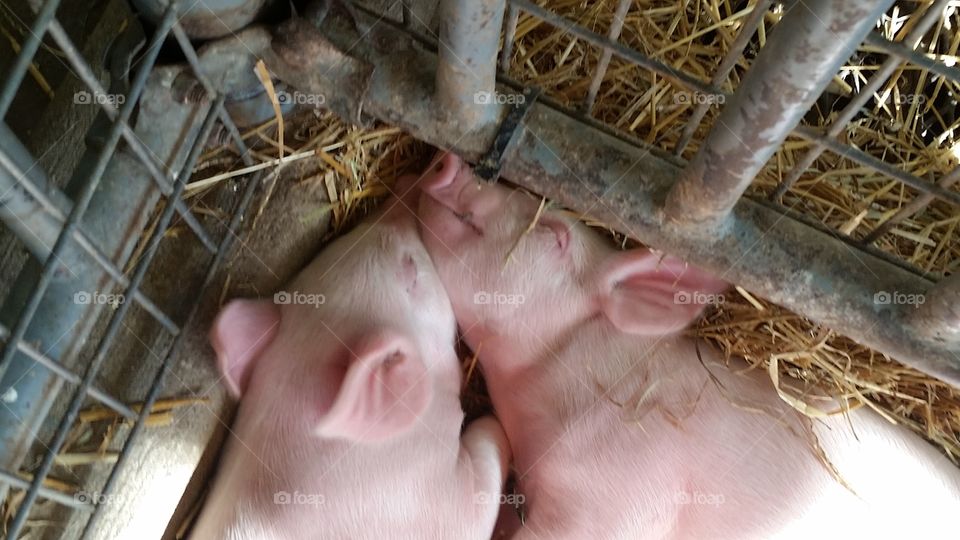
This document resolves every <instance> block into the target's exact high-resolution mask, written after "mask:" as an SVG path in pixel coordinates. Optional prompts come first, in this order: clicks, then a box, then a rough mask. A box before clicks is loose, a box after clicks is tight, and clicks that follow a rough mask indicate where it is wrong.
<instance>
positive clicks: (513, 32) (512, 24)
mask: <svg viewBox="0 0 960 540" xmlns="http://www.w3.org/2000/svg"><path fill="white" fill-rule="evenodd" d="M519 21H520V8H518V7H517V6H515V5H513V4H512V3H511V4H509V5H507V22H506V27H505V28H504V30H503V51H502V52H501V53H500V71H502V72H503V73H508V72H509V71H510V58H511V57H512V56H513V40H514V39H516V38H517V22H519Z"/></svg>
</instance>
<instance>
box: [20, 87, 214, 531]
mask: <svg viewBox="0 0 960 540" xmlns="http://www.w3.org/2000/svg"><path fill="white" fill-rule="evenodd" d="M223 101H224V97H223V96H220V97H219V98H218V99H217V101H216V102H215V103H214V104H213V105H212V106H211V107H210V110H209V111H208V112H207V116H206V118H205V119H204V122H203V127H202V128H201V129H200V134H199V135H198V137H197V139H196V140H195V141H194V145H193V147H192V148H191V150H190V154H189V156H188V157H187V162H186V164H184V167H183V169H182V170H181V171H180V174H179V175H178V176H177V182H176V184H175V185H174V189H173V194H172V195H171V197H174V198H179V197H180V196H181V195H182V194H183V188H184V186H185V185H186V182H187V181H188V180H189V179H190V173H191V172H192V171H193V167H194V165H195V164H196V161H197V158H198V157H199V156H200V152H201V151H202V150H203V145H202V144H200V141H205V140H207V138H208V137H209V136H210V132H211V131H212V130H213V126H214V124H215V121H216V119H217V114H218V110H219V108H220V107H221V106H222V105H223ZM78 204H79V203H78ZM175 208H176V207H175V206H174V205H173V204H168V205H167V206H166V208H164V210H163V213H162V214H161V215H160V219H159V221H158V223H157V227H156V228H155V229H154V231H153V233H152V234H151V235H150V239H149V240H148V243H147V249H146V251H145V252H144V255H143V257H142V258H141V259H140V261H138V262H137V266H136V268H135V269H134V272H133V277H131V279H130V287H128V288H127V290H126V291H125V294H126V295H128V296H132V295H133V292H135V291H136V290H137V288H139V287H140V284H141V283H142V281H143V278H144V276H146V273H147V269H148V268H149V266H150V263H151V262H153V257H154V256H155V255H156V253H157V250H158V249H159V247H160V241H161V240H162V239H163V235H164V232H165V231H166V229H167V226H168V225H169V224H170V220H171V219H172V218H173V214H174V212H175ZM129 308H130V304H126V303H124V304H120V306H119V307H118V308H117V310H116V311H115V312H114V314H113V316H112V317H111V318H110V322H109V324H108V325H107V329H106V331H105V332H104V337H103V339H101V340H100V343H98V344H97V350H96V352H95V353H94V356H93V359H92V360H91V361H90V364H89V365H88V366H87V370H86V372H85V373H84V376H83V381H82V382H81V383H80V387H79V388H78V389H77V391H76V392H74V395H73V399H72V400H71V402H70V405H69V406H68V408H67V412H66V413H65V414H64V416H63V418H61V420H60V423H59V424H58V426H57V432H56V434H55V435H54V438H53V441H51V443H50V444H49V445H48V447H47V453H46V454H45V455H44V457H43V461H41V463H40V466H39V467H38V468H37V470H36V472H34V477H33V482H31V484H30V489H28V490H27V492H26V494H25V495H24V498H23V501H22V502H21V503H20V508H19V509H18V510H17V513H16V515H15V516H14V518H13V520H12V521H11V523H10V526H9V528H8V529H7V538H8V539H9V540H15V539H16V538H17V535H18V534H19V533H20V529H22V528H23V525H24V523H25V522H26V519H27V516H28V515H29V513H30V508H31V507H32V506H33V503H34V501H35V500H36V498H37V494H38V491H39V489H40V485H41V484H42V483H43V480H44V478H46V477H47V474H48V473H49V472H50V468H51V467H52V466H53V462H54V460H55V459H56V456H57V454H58V453H59V452H60V449H61V448H62V446H63V443H64V442H65V441H66V438H67V435H68V434H69V432H70V429H71V428H72V426H73V422H74V420H75V419H76V417H77V414H78V413H79V412H80V407H81V406H82V405H83V400H84V397H85V395H86V393H87V392H88V391H89V389H90V386H91V385H92V384H93V379H94V378H95V377H96V375H97V372H98V371H99V369H100V365H101V364H102V363H103V360H104V359H105V358H106V356H107V351H108V350H109V347H110V344H111V343H112V342H113V340H114V338H115V337H116V335H117V333H118V332H119V330H120V327H121V325H122V323H123V319H124V318H125V317H126V315H127V312H128V311H129ZM151 406H152V405H151ZM143 410H144V411H149V409H148V408H147V406H146V405H144V409H143Z"/></svg>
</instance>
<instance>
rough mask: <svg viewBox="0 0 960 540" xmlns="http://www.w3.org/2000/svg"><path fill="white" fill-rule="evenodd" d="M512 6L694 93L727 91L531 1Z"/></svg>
mask: <svg viewBox="0 0 960 540" xmlns="http://www.w3.org/2000/svg"><path fill="white" fill-rule="evenodd" d="M509 1H510V4H511V5H514V6H517V7H518V8H520V9H521V10H523V11H526V12H527V13H529V14H531V15H533V16H535V17H537V18H538V19H542V20H543V21H545V22H548V23H550V24H552V25H554V26H556V27H558V28H560V29H561V30H563V31H564V32H567V33H569V34H570V35H573V36H576V37H578V38H580V39H582V40H584V41H586V42H587V43H590V44H591V45H595V46H597V47H600V48H602V49H604V50H609V51H610V52H612V53H613V54H616V55H617V56H619V57H620V58H623V59H624V60H628V61H630V62H633V63H634V64H636V65H638V66H640V67H642V68H646V69H649V70H650V71H653V72H654V73H657V74H659V75H661V76H663V77H664V78H666V79H668V80H670V81H672V82H675V83H677V84H679V85H680V86H682V87H684V88H686V89H688V90H693V91H695V92H700V93H701V94H704V95H723V94H724V92H723V91H722V90H720V89H719V88H716V87H715V86H711V85H709V84H707V83H705V82H703V81H701V80H700V79H697V78H696V77H692V76H690V75H688V74H686V73H684V72H682V71H679V70H677V69H674V68H672V67H670V66H668V65H667V64H664V63H663V62H660V61H659V60H654V59H653V58H650V57H649V56H647V55H645V54H642V53H640V52H638V51H635V50H633V49H631V48H630V47H627V46H626V45H622V44H620V43H617V42H616V41H611V40H610V39H609V38H607V37H605V36H602V35H600V34H598V33H596V32H591V31H590V30H587V29H586V28H583V27H582V26H579V25H577V24H576V23H573V22H571V21H568V20H567V19H564V18H563V17H561V16H560V15H556V14H554V13H552V12H550V11H547V10H546V9H544V8H542V7H540V6H538V5H536V4H534V3H533V2H529V1H528V0H509Z"/></svg>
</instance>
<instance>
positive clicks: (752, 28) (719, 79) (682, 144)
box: [674, 0, 774, 156]
mask: <svg viewBox="0 0 960 540" xmlns="http://www.w3.org/2000/svg"><path fill="white" fill-rule="evenodd" d="M773 1H774V0H758V1H757V3H756V4H755V5H754V6H753V11H752V12H750V17H748V18H747V20H746V21H745V22H744V23H743V28H741V29H740V33H739V34H737V38H736V39H735V40H733V44H732V45H730V50H729V51H727V54H726V55H725V56H724V57H723V60H721V61H720V65H719V66H718V67H717V72H716V73H714V74H713V78H712V79H710V84H711V86H715V87H717V88H719V87H720V85H722V84H723V81H725V80H727V76H729V75H730V72H731V71H732V70H733V68H734V67H735V66H736V65H737V60H739V59H740V56H742V55H743V50H744V49H745V48H746V47H747V44H748V43H749V42H750V38H752V37H753V34H754V32H756V31H757V28H758V27H759V26H760V23H762V22H763V16H764V15H766V14H767V11H769V10H770V6H771V4H773ZM710 101H711V100H706V99H704V100H697V108H696V109H694V110H693V114H692V115H690V119H689V120H687V125H685V126H684V127H683V133H681V134H680V140H679V141H678V142H677V147H676V149H674V154H676V155H677V156H679V155H681V154H683V151H684V150H686V148H687V145H688V144H690V139H692V138H693V134H694V132H695V131H696V130H697V128H698V127H700V122H702V121H703V117H704V116H706V115H707V111H708V110H710Z"/></svg>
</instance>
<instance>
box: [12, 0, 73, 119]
mask: <svg viewBox="0 0 960 540" xmlns="http://www.w3.org/2000/svg"><path fill="white" fill-rule="evenodd" d="M59 6H60V0H48V1H47V3H46V4H44V5H43V8H42V9H41V10H40V12H39V13H37V20H36V21H34V22H33V26H31V27H30V35H29V36H27V40H26V41H25V42H24V43H23V46H22V47H21V48H20V54H19V55H17V60H16V61H15V62H14V63H13V66H11V67H10V71H9V72H7V77H6V79H7V80H6V81H5V82H4V83H3V91H0V120H3V118H4V117H6V116H7V111H8V110H10V104H11V103H13V98H14V97H16V95H17V89H18V88H20V83H21V82H23V77H24V75H26V74H27V70H28V69H29V68H30V62H32V61H33V55H35V54H36V53H37V49H38V48H39V47H40V42H41V41H42V40H43V36H44V34H46V33H47V28H48V26H49V25H50V21H52V20H53V17H54V15H56V13H57V7H59Z"/></svg>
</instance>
